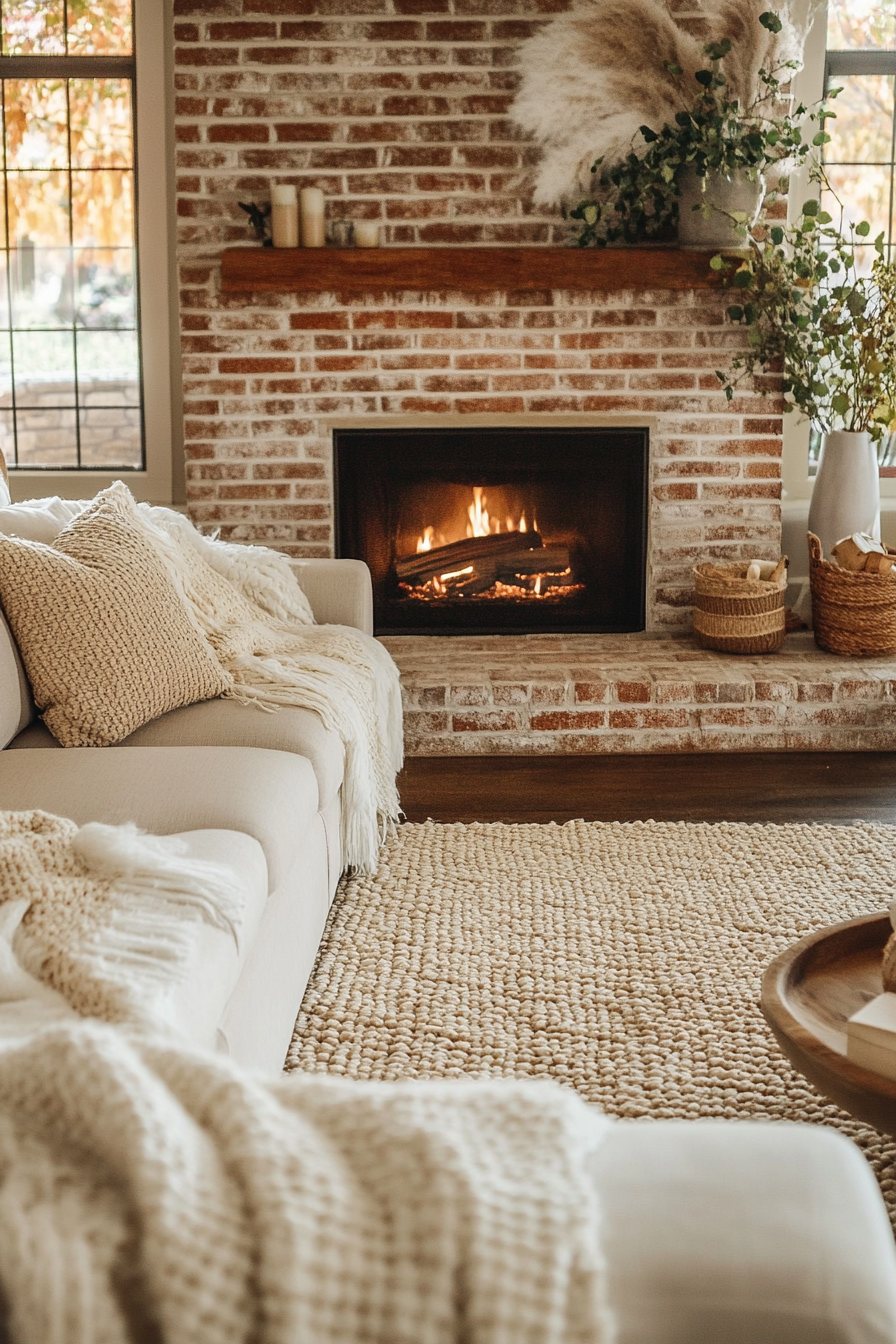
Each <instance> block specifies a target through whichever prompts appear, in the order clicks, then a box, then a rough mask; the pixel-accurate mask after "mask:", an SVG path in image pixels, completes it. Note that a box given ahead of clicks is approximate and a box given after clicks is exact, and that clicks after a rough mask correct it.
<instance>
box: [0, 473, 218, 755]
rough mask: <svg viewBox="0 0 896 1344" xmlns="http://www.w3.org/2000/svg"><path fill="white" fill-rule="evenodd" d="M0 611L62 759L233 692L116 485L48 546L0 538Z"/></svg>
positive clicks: (133, 506)
mask: <svg viewBox="0 0 896 1344" xmlns="http://www.w3.org/2000/svg"><path fill="white" fill-rule="evenodd" d="M0 601H2V603H3V607H4V609H5V611H6V615H7V618H8V620H9V624H10V625H11V627H12V631H13V634H14V635H15V638H16V642H17V643H18V646H19V650H20V652H21V655H22V661H23V662H24V664H25V670H26V672H27V673H28V677H29V680H30V682H31V686H32V690H33V691H34V699H35V701H36V703H37V706H38V709H40V710H41V711H42V712H43V717H44V722H45V723H46V725H47V727H48V728H49V729H50V732H51V733H53V735H54V737H56V738H58V740H59V741H60V742H61V743H62V745H63V746H64V747H103V746H111V745H112V744H113V743H115V742H120V741H121V739H122V738H124V737H127V736H128V734H129V733H133V732H135V731H136V729H137V728H140V727H142V725H143V724H144V723H148V722H149V721H150V720H151V719H156V718H158V717H159V715H160V714H164V713H166V712H167V711H168V710H169V709H177V708H178V707H179V706H180V705H190V704H193V702H194V701H196V700H209V699H212V698H213V697H214V696H217V695H220V694H221V693H222V692H223V691H224V690H226V689H227V686H228V685H229V681H228V678H227V675H226V673H225V672H224V671H223V669H222V668H221V666H220V664H219V663H218V660H217V658H216V657H215V655H214V652H213V651H212V649H211V647H210V645H209V644H208V643H207V641H206V640H205V638H204V636H203V635H202V633H201V631H200V630H198V629H197V628H196V626H194V625H193V622H192V619H191V617H190V615H189V614H188V612H187V610H186V608H185V606H184V604H183V602H182V601H181V598H180V596H179V595H178V593H177V590H176V589H175V587H174V584H173V583H172V581H171V579H170V578H169V577H168V573H167V571H166V569H165V567H164V563H163V561H162V560H161V558H160V557H159V555H158V554H157V552H156V550H155V547H154V546H153V543H152V539H151V537H150V536H149V534H148V533H147V530H146V526H145V524H144V523H143V520H142V519H141V517H140V515H139V513H138V512H137V506H136V504H135V503H134V500H133V499H132V497H131V494H130V492H129V491H128V490H127V489H126V488H125V486H123V485H122V484H121V482H120V481H118V482H116V483H115V485H112V486H110V487H109V489H108V490H103V491H101V493H100V494H98V495H97V497H96V499H95V500H94V501H93V503H92V504H91V505H90V506H89V507H88V508H87V509H85V511H84V512H83V513H81V514H79V515H78V517H77V518H75V519H74V520H73V521H72V522H71V523H70V524H69V525H68V527H66V528H65V529H64V530H63V531H62V532H60V534H59V536H58V537H57V538H56V540H55V541H54V542H53V544H52V545H49V546H45V545H42V544H41V543H40V542H34V541H23V540H20V539H19V538H16V537H0Z"/></svg>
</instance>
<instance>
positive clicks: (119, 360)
mask: <svg viewBox="0 0 896 1344" xmlns="http://www.w3.org/2000/svg"><path fill="white" fill-rule="evenodd" d="M77 343H78V345H77V349H78V402H79V404H80V405H82V406H139V404H140V364H139V354H138V351H137V333H136V332H135V331H79V332H78V335H77Z"/></svg>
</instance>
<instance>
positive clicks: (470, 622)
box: [333, 426, 648, 634]
mask: <svg viewBox="0 0 896 1344" xmlns="http://www.w3.org/2000/svg"><path fill="white" fill-rule="evenodd" d="M333 446H334V465H335V483H336V484H335V488H336V545H337V554H338V555H339V556H342V557H353V558H356V559H359V560H364V561H366V563H367V564H368V566H369V567H370V571H371V574H372V576H373V594H374V619H375V623H376V632H377V634H439V633H441V634H465V633H466V634H469V633H481V634H503V633H516V634H520V633H529V634H536V633H543V632H549V631H556V632H574V631H605V632H622V631H635V630H643V629H644V606H645V579H646V553H647V463H648V432H647V430H646V429H641V428H634V429H630V428H603V427H601V428H579V427H575V428H573V427H565V426H557V427H556V428H553V427H544V428H542V427H538V428H533V427H530V426H527V427H525V428H518V429H515V428H511V427H506V428H505V427H500V428H483V427H478V426H477V427H474V426H470V427H466V426H464V427H462V428H453V427H452V428H432V429H429V428H419V429H418V428H402V429H337V430H334V444H333Z"/></svg>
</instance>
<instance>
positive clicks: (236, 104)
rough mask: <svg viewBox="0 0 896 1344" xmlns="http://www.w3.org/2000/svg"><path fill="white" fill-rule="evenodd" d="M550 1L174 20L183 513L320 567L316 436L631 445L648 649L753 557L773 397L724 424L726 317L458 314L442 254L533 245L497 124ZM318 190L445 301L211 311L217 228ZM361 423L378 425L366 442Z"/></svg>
mask: <svg viewBox="0 0 896 1344" xmlns="http://www.w3.org/2000/svg"><path fill="white" fill-rule="evenodd" d="M561 8H564V5H563V4H559V3H557V0H351V3H349V0H176V3H175V10H176V15H177V17H176V22H175V36H176V73H175V79H176V99H177V102H176V113H177V137H178V141H179V146H178V151H177V155H178V213H179V216H180V245H181V257H182V263H181V311H182V332H183V351H184V394H185V427H186V440H187V443H186V451H187V490H188V501H189V507H190V511H191V513H192V515H193V517H194V518H195V519H196V520H197V521H198V522H201V523H203V524H208V525H217V526H221V528H222V531H223V534H224V535H225V536H231V537H235V538H238V539H242V540H246V541H264V542H268V543H270V544H273V545H275V546H278V547H280V548H282V549H284V550H287V551H289V552H291V553H293V554H296V555H327V554H331V553H332V547H333V512H332V477H331V464H332V439H331V435H332V423H333V421H334V419H339V420H344V419H345V418H353V417H363V419H364V420H365V421H367V422H370V421H371V420H373V421H375V420H376V419H377V418H378V417H386V416H399V417H401V416H451V415H456V416H459V417H464V418H469V417H473V416H477V415H484V416H506V417H508V423H513V422H514V421H516V422H519V418H520V417H523V416H527V415H549V416H552V417H555V416H562V415H569V416H572V417H574V418H576V420H577V422H578V423H582V422H583V421H584V422H585V423H589V422H590V423H596V424H601V423H607V422H608V421H609V422H611V423H612V422H617V423H618V422H622V423H629V424H632V423H634V424H641V425H643V424H645V423H646V424H648V425H649V426H650V430H651V461H652V477H651V498H650V537H651V542H650V552H651V569H650V574H649V578H648V587H649V592H650V596H649V598H648V628H649V629H664V628H670V627H672V628H674V627H676V626H681V625H683V624H686V623H687V622H688V620H689V613H688V611H687V606H688V594H689V591H690V587H691V584H690V568H691V565H692V563H693V561H694V559H695V558H696V557H698V556H699V557H709V556H713V555H715V556H718V557H720V558H722V557H729V556H740V555H745V554H747V553H749V554H751V555H753V554H755V555H760V556H772V555H773V554H775V551H776V548H777V546H778V541H779V527H780V511H779V510H780V505H779V498H780V461H779V459H780V447H781V443H780V432H781V415H780V410H781V408H780V404H779V402H778V399H777V397H776V396H775V395H774V394H773V393H770V394H769V395H768V396H767V397H759V396H756V395H754V394H747V395H745V396H743V397H741V398H738V399H736V400H735V401H734V402H732V403H730V404H728V403H726V402H725V399H724V397H723V396H722V395H721V393H720V392H719V390H718V387H719V385H718V382H717V380H716V378H715V373H714V370H715V368H716V367H717V366H718V365H719V363H720V360H722V359H723V358H724V354H723V352H724V351H725V350H726V349H727V348H729V347H731V346H732V345H734V344H737V343H738V342H739V341H740V339H741V336H740V333H739V332H737V331H734V330H732V329H730V328H726V327H725V326H724V318H723V313H724V307H725V302H726V300H725V297H724V295H723V294H722V293H719V292H713V291H712V290H710V289H709V288H708V287H705V282H704V284H703V285H702V286H701V287H700V288H694V289H680V288H668V287H666V285H665V284H663V285H662V287H661V286H660V285H654V284H653V283H652V282H651V267H650V264H649V263H650V257H651V255H655V254H650V253H644V254H643V255H644V266H643V273H644V280H643V282H642V283H641V284H640V285H639V286H638V287H637V289H635V290H629V291H622V292H618V287H616V286H614V287H612V288H614V289H616V290H617V292H610V291H607V290H601V289H599V288H598V289H569V288H564V289H555V288H547V287H544V286H541V287H539V286H533V285H531V284H530V285H529V286H528V287H527V288H525V289H524V290H513V289H504V290H495V291H492V292H483V291H482V289H481V287H480V288H478V289H477V291H476V292H475V293H471V292H468V291H465V290H464V288H463V283H462V280H463V271H462V265H461V263H462V260H463V256H464V253H465V251H466V249H468V248H470V247H476V246H480V245H496V244H500V245H503V244H506V245H512V244H521V243H522V244H531V245H533V246H535V247H538V246H541V245H549V244H551V243H554V244H556V243H557V242H558V241H560V240H561V238H562V237H563V235H564V231H565V226H564V225H563V223H562V221H561V220H560V219H559V217H558V216H556V215H551V214H539V213H538V212H537V211H534V210H533V208H532V205H531V201H530V199H529V181H528V169H529V167H530V165H531V162H532V151H531V149H530V147H529V146H528V145H527V144H526V143H525V140H524V137H523V136H522V135H521V133H520V132H519V131H518V129H517V128H516V127H515V126H514V124H513V123H512V122H511V121H509V119H508V118H507V116H506V113H507V109H508V106H509V102H510V98H511V96H512V93H513V90H514V88H515V86H516V75H515V71H514V63H515V60H516V51H517V46H518V43H519V41H520V40H522V39H524V38H525V37H526V36H527V35H528V34H530V33H532V32H534V31H535V30H536V28H537V27H538V26H539V24H540V23H543V22H544V20H545V17H547V16H550V14H551V13H554V12H556V11H557V10H559V9H561ZM273 180H287V181H295V182H298V183H299V184H313V185H318V186H320V187H322V188H323V189H324V191H325V193H326V195H327V197H328V212H329V214H330V216H331V217H336V216H342V215H344V216H352V217H355V218H358V217H363V218H377V219H379V220H381V222H382V224H383V231H384V241H385V242H386V243H387V244H388V245H396V244H415V245H420V244H422V245H435V244H450V245H457V247H458V249H459V251H458V276H459V282H458V288H457V289H453V290H451V289H444V288H442V289H438V290H435V289H427V290H423V291H421V290H419V289H415V288H413V287H412V288H410V289H404V288H397V287H394V286H390V287H388V288H386V289H384V288H382V287H380V288H379V290H378V291H376V292H374V291H370V292H368V293H357V292H353V293H345V292H340V291H339V289H333V290H332V291H330V292H320V291H317V292H311V291H304V292H303V291H302V290H297V289H295V288H293V289H292V291H291V292H280V293H276V292H267V293H258V292H256V293H251V294H228V293H225V292H223V291H222V289H221V285H220V257H221V251H222V249H223V248H224V247H226V246H228V245H233V244H234V243H241V244H242V243H247V242H249V241H250V237H249V234H248V231H247V228H246V223H245V215H244V214H243V212H242V211H241V210H240V209H239V205H238V202H239V201H240V200H247V199H249V198H251V197H253V196H254V197H255V198H256V199H259V200H264V199H267V196H268V193H269V190H270V184H271V182H272V181H273ZM384 423H385V422H384Z"/></svg>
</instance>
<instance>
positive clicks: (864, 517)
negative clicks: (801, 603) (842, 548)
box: [809, 429, 880, 559]
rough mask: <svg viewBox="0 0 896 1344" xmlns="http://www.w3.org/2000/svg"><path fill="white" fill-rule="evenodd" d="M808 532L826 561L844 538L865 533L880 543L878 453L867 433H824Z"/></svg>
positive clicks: (835, 431) (850, 431) (845, 431)
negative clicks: (820, 547)
mask: <svg viewBox="0 0 896 1344" xmlns="http://www.w3.org/2000/svg"><path fill="white" fill-rule="evenodd" d="M809 531H810V532H814V533H815V535H816V536H817V537H818V539H819V541H820V542H821V545H822V549H823V551H824V554H825V559H828V558H829V557H830V554H831V550H832V548H833V547H834V546H836V544H837V542H838V541H840V540H841V539H842V538H843V537H849V536H851V535H852V534H853V532H867V533H868V534H869V536H872V537H874V538H875V539H876V540H877V541H880V475H879V472H878V465H877V450H876V448H875V446H874V444H873V443H872V442H871V439H870V437H869V435H868V433H867V431H863V432H862V433H856V432H854V431H852V430H848V429H835V430H832V431H831V433H830V434H825V436H824V440H823V442H822V445H821V456H820V457H819V459H818V475H817V476H816V477H815V488H814V489H813V491H812V503H811V504H810V506H809Z"/></svg>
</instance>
